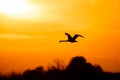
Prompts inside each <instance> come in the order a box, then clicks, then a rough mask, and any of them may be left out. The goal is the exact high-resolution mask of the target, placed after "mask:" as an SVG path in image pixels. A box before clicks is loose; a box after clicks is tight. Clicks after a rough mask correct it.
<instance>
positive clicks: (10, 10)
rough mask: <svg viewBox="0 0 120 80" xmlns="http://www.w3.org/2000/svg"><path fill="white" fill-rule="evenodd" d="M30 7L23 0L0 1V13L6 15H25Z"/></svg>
mask: <svg viewBox="0 0 120 80" xmlns="http://www.w3.org/2000/svg"><path fill="white" fill-rule="evenodd" d="M29 8H30V5H29V4H28V3H27V2H26V1H25V0H0V12H2V13H4V14H8V15H15V14H21V13H25V12H27V11H28V10H29Z"/></svg>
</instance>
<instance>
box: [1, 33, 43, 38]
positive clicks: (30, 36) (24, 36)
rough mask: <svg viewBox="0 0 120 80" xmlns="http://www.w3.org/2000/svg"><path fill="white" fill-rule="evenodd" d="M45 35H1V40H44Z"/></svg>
mask: <svg viewBox="0 0 120 80" xmlns="http://www.w3.org/2000/svg"><path fill="white" fill-rule="evenodd" d="M44 37H45V36H43V35H33V36H32V35H24V34H0V38H1V39H34V38H44Z"/></svg>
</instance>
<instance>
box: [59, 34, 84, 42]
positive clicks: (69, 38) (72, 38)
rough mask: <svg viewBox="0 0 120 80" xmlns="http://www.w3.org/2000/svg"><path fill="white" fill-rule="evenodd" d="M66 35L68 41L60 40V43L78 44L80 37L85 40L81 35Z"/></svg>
mask: <svg viewBox="0 0 120 80" xmlns="http://www.w3.org/2000/svg"><path fill="white" fill-rule="evenodd" d="M65 35H67V37H68V40H60V41H59V42H71V43H73V42H77V41H76V38H78V37H82V38H84V36H82V35H80V34H75V35H74V36H73V37H72V36H71V35H70V34H68V33H65Z"/></svg>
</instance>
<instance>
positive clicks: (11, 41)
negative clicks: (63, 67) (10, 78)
mask: <svg viewBox="0 0 120 80" xmlns="http://www.w3.org/2000/svg"><path fill="white" fill-rule="evenodd" d="M12 1H14V0H11V4H14V3H13V2H12ZM22 1H26V2H27V3H28V4H30V5H31V7H30V9H29V11H28V12H23V13H20V12H19V11H18V12H19V13H18V12H17V13H15V12H14V11H13V12H14V14H13V13H12V12H11V13H7V14H6V13H5V12H4V10H5V9H7V5H6V8H2V7H1V6H0V44H1V46H0V72H9V71H22V70H24V69H28V68H35V67H37V66H39V65H44V66H46V65H49V64H50V63H53V62H54V60H55V59H56V58H59V59H62V60H64V61H66V62H67V61H69V59H70V58H71V57H73V56H77V55H82V56H84V57H85V58H86V59H87V60H88V61H89V62H92V63H93V64H99V65H101V67H102V68H103V69H104V70H106V71H120V59H119V56H120V54H119V53H120V49H119V47H120V42H119V41H120V36H119V35H120V28H119V27H120V15H119V14H120V1H119V0H114V1H113V0H22ZM8 9H9V7H8ZM18 9H19V8H18ZM11 10H12V9H11ZM21 10H22V9H21ZM65 32H68V33H70V34H72V35H74V34H75V33H79V34H82V35H84V36H85V38H84V39H82V38H79V39H77V40H78V41H79V42H77V43H74V44H73V43H59V40H61V39H66V38H67V37H66V36H65V35H64V33H65Z"/></svg>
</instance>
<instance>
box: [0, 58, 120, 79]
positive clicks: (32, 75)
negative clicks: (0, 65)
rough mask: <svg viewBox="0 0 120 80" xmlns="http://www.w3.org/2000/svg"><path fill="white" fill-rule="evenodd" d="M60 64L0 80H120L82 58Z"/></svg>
mask: <svg viewBox="0 0 120 80" xmlns="http://www.w3.org/2000/svg"><path fill="white" fill-rule="evenodd" d="M61 64H62V63H59V62H57V63H56V66H49V67H48V69H47V70H45V69H44V68H43V66H40V67H37V68H36V69H34V70H30V69H29V70H26V71H24V72H23V73H19V74H18V73H11V74H10V75H2V74H1V75H0V80H120V73H112V72H105V71H103V70H102V68H101V67H100V66H99V65H92V64H91V63H89V62H87V61H86V59H85V58H84V57H82V56H76V57H73V58H72V59H71V61H70V62H69V64H68V65H67V66H66V67H64V68H63V66H60V65H61Z"/></svg>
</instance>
